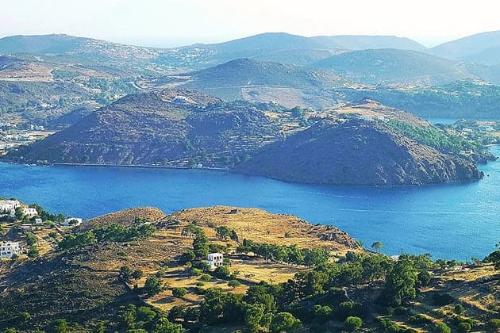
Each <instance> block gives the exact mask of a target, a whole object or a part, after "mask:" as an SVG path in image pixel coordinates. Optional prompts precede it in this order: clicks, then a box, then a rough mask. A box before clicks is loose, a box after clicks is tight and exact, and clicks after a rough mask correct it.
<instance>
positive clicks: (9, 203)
mask: <svg viewBox="0 0 500 333" xmlns="http://www.w3.org/2000/svg"><path fill="white" fill-rule="evenodd" d="M20 206H21V203H20V202H19V201H17V200H0V213H7V214H12V213H13V212H14V213H15V211H16V208H17V207H20Z"/></svg>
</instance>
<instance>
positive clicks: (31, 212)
mask: <svg viewBox="0 0 500 333" xmlns="http://www.w3.org/2000/svg"><path fill="white" fill-rule="evenodd" d="M23 214H24V215H25V216H27V217H28V218H32V217H35V216H38V212H37V210H36V208H32V207H23Z"/></svg>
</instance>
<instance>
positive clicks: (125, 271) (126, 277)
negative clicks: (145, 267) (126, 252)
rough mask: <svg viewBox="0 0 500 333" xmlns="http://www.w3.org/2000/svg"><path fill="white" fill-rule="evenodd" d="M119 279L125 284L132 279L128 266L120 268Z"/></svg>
mask: <svg viewBox="0 0 500 333" xmlns="http://www.w3.org/2000/svg"><path fill="white" fill-rule="evenodd" d="M119 276H120V279H122V280H123V281H125V282H129V281H130V279H131V278H132V269H130V267H128V266H122V267H120V273H119Z"/></svg>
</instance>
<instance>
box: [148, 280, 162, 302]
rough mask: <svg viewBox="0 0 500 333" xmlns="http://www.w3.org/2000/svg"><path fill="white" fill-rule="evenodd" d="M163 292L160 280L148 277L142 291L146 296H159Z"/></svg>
mask: <svg viewBox="0 0 500 333" xmlns="http://www.w3.org/2000/svg"><path fill="white" fill-rule="evenodd" d="M162 290H163V287H162V285H161V283H160V280H158V278H157V277H156V276H149V277H148V278H147V279H146V283H145V284H144V291H145V292H146V294H147V295H148V296H150V297H151V296H154V295H156V294H159V293H160V291H162Z"/></svg>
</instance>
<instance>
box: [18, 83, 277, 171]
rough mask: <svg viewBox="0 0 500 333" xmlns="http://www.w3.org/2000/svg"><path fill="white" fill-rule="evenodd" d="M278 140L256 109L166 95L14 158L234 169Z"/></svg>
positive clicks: (102, 114) (105, 113) (100, 116)
mask: <svg viewBox="0 0 500 333" xmlns="http://www.w3.org/2000/svg"><path fill="white" fill-rule="evenodd" d="M278 135H279V126H278V124H277V123H276V122H273V121H272V120H271V119H270V118H269V117H267V116H266V115H265V113H264V112H262V111H260V110H257V109H256V108H255V107H253V106H247V105H245V106H244V107H241V106H238V105H236V104H226V103H224V102H222V101H221V100H218V99H215V98H211V97H208V96H204V95H200V94H198V93H194V92H191V91H185V90H183V91H182V92H181V91H164V92H152V93H145V94H139V95H130V96H127V97H125V98H123V99H121V100H119V101H118V102H116V103H114V104H112V105H110V106H109V107H105V108H102V109H100V110H98V111H96V112H94V113H92V114H90V115H89V116H87V117H85V118H84V119H83V120H81V121H80V122H78V123H77V124H75V125H74V126H72V127H70V128H68V129H65V130H63V131H61V132H59V133H57V134H56V135H54V136H51V137H49V138H48V140H46V141H41V142H38V143H36V144H35V145H33V146H30V147H26V148H25V149H22V150H21V151H19V152H17V153H14V154H13V155H12V157H13V158H19V161H28V160H32V161H34V160H36V161H45V162H48V163H91V164H113V165H160V166H171V167H193V166H198V165H199V166H203V167H216V168H228V167H231V166H232V165H234V164H235V163H237V162H239V161H241V160H242V159H244V158H246V156H248V155H250V154H252V153H253V152H254V151H255V150H256V149H258V148H259V147H260V146H262V145H263V144H265V143H266V142H267V141H269V140H274V139H275V138H276V137H277V136H278Z"/></svg>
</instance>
